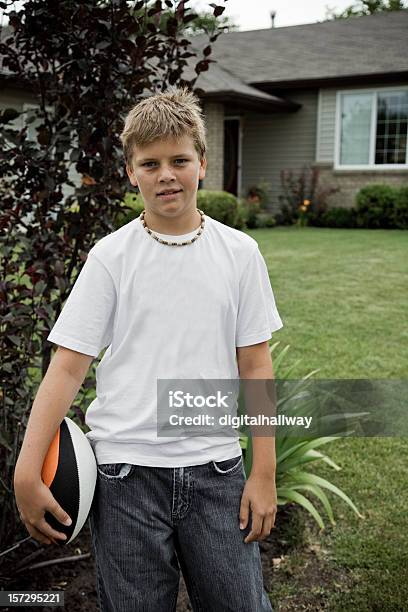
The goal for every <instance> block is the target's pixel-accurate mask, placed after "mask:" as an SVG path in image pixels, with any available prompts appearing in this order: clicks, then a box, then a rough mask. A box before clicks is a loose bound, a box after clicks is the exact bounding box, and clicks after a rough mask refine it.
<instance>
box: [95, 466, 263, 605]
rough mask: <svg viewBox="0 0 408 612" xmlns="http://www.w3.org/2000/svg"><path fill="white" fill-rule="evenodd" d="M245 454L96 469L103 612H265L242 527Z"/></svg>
mask: <svg viewBox="0 0 408 612" xmlns="http://www.w3.org/2000/svg"><path fill="white" fill-rule="evenodd" d="M244 485H245V472H244V468H243V462H242V456H238V457H235V458H233V459H227V460H225V461H217V462H214V461H210V462H209V463H206V464H203V465H194V466H190V467H184V468H164V467H146V466H140V465H133V464H129V463H105V464H100V465H98V478H97V484H96V489H95V497H94V500H93V503H92V507H91V511H90V514H89V519H90V527H91V533H92V542H93V548H94V553H95V560H96V570H97V588H98V599H99V605H100V608H101V611H102V612H174V611H175V610H176V602H177V595H178V588H179V578H180V568H181V570H182V572H183V576H184V580H185V583H186V587H187V590H188V594H189V596H190V601H191V604H192V607H193V610H194V612H209V611H210V612H228V611H231V612H240V611H242V612H271V611H272V606H271V604H270V601H269V598H268V596H267V594H266V592H265V590H264V587H263V579H262V567H261V557H260V551H259V544H258V542H250V543H248V544H245V543H244V538H245V537H246V535H247V534H248V533H249V532H250V521H249V524H248V526H247V527H246V528H245V529H243V530H240V528H239V508H240V502H241V495H242V491H243V488H244Z"/></svg>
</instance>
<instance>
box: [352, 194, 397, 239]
mask: <svg viewBox="0 0 408 612" xmlns="http://www.w3.org/2000/svg"><path fill="white" fill-rule="evenodd" d="M397 191H398V190H397V189H396V188H395V187H391V185H382V184H378V185H367V186H366V187H363V188H362V189H360V191H359V192H358V194H357V196H356V211H357V226H358V227H367V228H385V229H386V228H391V227H395V220H394V212H395V204H396V199H397Z"/></svg>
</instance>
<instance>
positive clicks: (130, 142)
mask: <svg viewBox="0 0 408 612" xmlns="http://www.w3.org/2000/svg"><path fill="white" fill-rule="evenodd" d="M186 134H187V135H189V136H191V138H192V139H193V141H194V147H195V149H196V151H197V154H198V157H199V159H200V160H201V159H203V158H204V157H205V154H206V150H207V143H206V128H205V124H204V118H203V114H202V111H201V108H200V105H199V100H198V98H197V96H196V95H195V94H194V93H193V92H192V91H191V90H189V89H188V87H186V86H184V87H181V88H177V87H175V86H172V87H169V89H168V90H167V91H165V92H162V93H158V94H154V95H152V96H149V97H147V98H145V99H144V100H142V101H141V102H138V103H137V104H136V105H135V106H134V107H133V108H132V109H131V110H130V111H129V112H128V114H127V116H126V118H125V125H124V128H123V131H122V133H121V134H120V140H121V142H122V147H123V155H124V158H125V162H126V164H127V165H128V166H130V167H132V158H133V153H134V147H135V146H137V145H139V146H145V145H148V144H150V143H151V142H153V141H155V140H157V139H159V138H167V137H175V138H180V137H182V136H184V135H186Z"/></svg>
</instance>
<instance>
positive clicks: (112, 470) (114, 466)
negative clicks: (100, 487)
mask: <svg viewBox="0 0 408 612" xmlns="http://www.w3.org/2000/svg"><path fill="white" fill-rule="evenodd" d="M134 467H135V466H134V465H133V464H132V463H99V464H98V466H97V469H98V474H99V475H100V476H102V478H105V479H106V480H124V479H125V478H127V477H129V476H130V475H131V474H132V472H133V469H134Z"/></svg>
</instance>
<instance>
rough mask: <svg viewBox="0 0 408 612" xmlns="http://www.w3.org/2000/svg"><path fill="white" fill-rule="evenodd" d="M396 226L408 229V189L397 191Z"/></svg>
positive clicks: (403, 188) (402, 188)
mask: <svg viewBox="0 0 408 612" xmlns="http://www.w3.org/2000/svg"><path fill="white" fill-rule="evenodd" d="M394 226H395V227H397V228H399V229H408V187H400V188H399V189H397V197H396V199H395V209H394Z"/></svg>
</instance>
